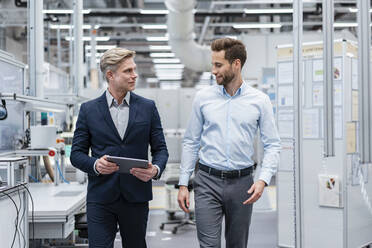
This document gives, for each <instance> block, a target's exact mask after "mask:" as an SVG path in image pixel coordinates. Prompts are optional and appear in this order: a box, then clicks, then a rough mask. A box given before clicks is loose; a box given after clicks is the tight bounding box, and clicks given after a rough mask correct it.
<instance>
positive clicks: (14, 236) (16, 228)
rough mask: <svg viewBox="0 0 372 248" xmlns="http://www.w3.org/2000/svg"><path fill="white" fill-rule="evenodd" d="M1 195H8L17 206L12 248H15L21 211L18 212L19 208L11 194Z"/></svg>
mask: <svg viewBox="0 0 372 248" xmlns="http://www.w3.org/2000/svg"><path fill="white" fill-rule="evenodd" d="M0 193H2V194H4V195H6V196H7V197H8V198H9V199H10V200H11V201H12V202H13V204H14V206H15V208H16V211H17V217H16V221H15V231H14V235H13V241H12V246H11V248H13V246H14V242H15V239H16V236H17V232H18V217H19V210H18V207H17V204H16V202H15V201H14V200H13V198H12V197H11V196H10V195H9V194H7V193H5V192H0Z"/></svg>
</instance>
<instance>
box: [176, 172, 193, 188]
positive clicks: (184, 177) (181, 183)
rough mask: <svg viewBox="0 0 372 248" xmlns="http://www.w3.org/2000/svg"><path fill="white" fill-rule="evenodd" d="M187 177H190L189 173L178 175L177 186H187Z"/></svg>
mask: <svg viewBox="0 0 372 248" xmlns="http://www.w3.org/2000/svg"><path fill="white" fill-rule="evenodd" d="M189 179H190V177H189V175H182V174H181V175H180V180H179V182H178V185H179V186H186V187H188V186H189Z"/></svg>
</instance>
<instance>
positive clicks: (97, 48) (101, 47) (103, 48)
mask: <svg viewBox="0 0 372 248" xmlns="http://www.w3.org/2000/svg"><path fill="white" fill-rule="evenodd" d="M115 47H117V46H115V45H96V50H108V49H112V48H115ZM85 49H92V46H91V45H87V46H85Z"/></svg>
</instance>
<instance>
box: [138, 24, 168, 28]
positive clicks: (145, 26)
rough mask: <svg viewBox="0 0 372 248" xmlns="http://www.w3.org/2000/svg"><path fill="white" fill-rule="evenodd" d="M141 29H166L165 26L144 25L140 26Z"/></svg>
mask: <svg viewBox="0 0 372 248" xmlns="http://www.w3.org/2000/svg"><path fill="white" fill-rule="evenodd" d="M142 28H143V29H167V25H165V24H144V25H142Z"/></svg>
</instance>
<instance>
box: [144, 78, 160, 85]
mask: <svg viewBox="0 0 372 248" xmlns="http://www.w3.org/2000/svg"><path fill="white" fill-rule="evenodd" d="M146 82H147V83H149V84H153V83H157V82H159V80H158V78H146Z"/></svg>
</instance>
